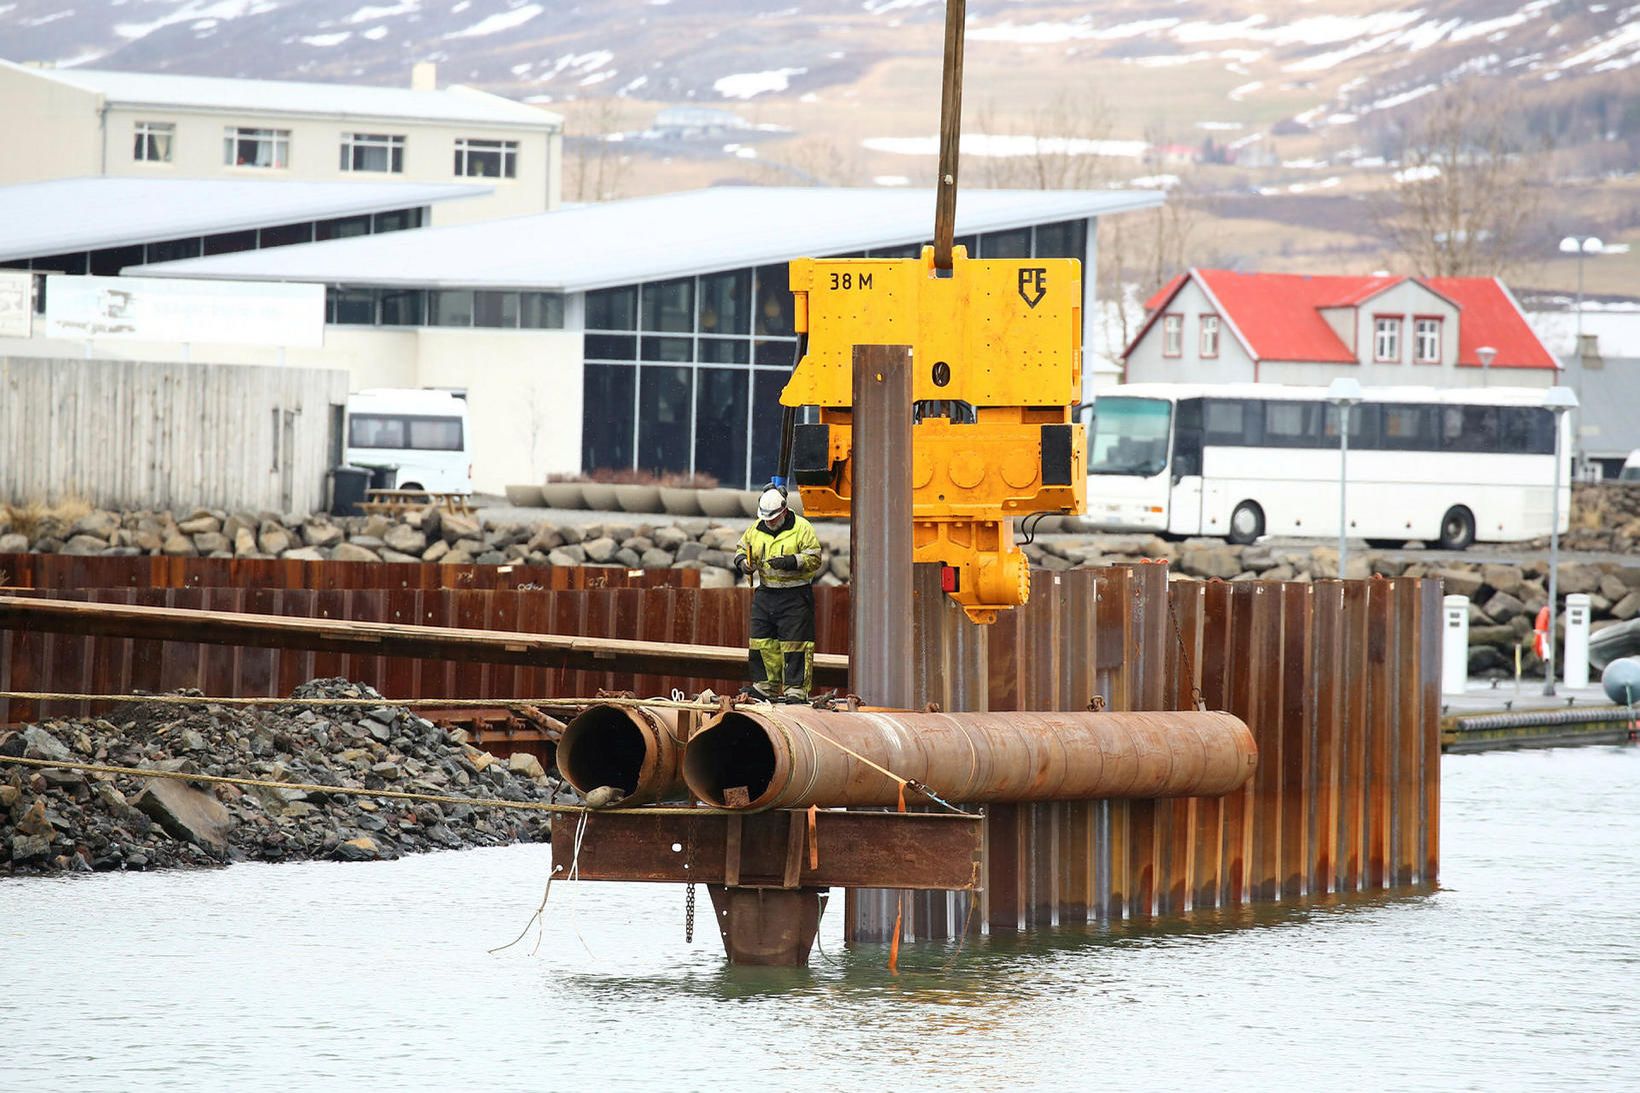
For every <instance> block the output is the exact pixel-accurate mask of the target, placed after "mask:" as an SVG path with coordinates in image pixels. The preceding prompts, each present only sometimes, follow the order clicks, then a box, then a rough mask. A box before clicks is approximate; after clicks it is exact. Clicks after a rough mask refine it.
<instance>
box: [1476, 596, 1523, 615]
mask: <svg viewBox="0 0 1640 1093" xmlns="http://www.w3.org/2000/svg"><path fill="white" fill-rule="evenodd" d="M1482 610H1484V611H1485V612H1486V614H1487V616H1488V617H1489V618H1491V619H1492V621H1493V622H1496V623H1507V622H1509V621H1510V620H1511V619H1513V618H1515V617H1516V616H1517V615H1523V614H1525V613H1526V605H1525V604H1524V603H1522V602H1521V601H1520V600H1519V599H1518V598H1516V597H1514V596H1511V595H1510V594H1509V593H1507V592H1494V593H1492V598H1491V599H1489V600H1487V601H1486V605H1485V606H1484V607H1483V608H1482Z"/></svg>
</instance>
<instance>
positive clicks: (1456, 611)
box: [1441, 596, 1469, 695]
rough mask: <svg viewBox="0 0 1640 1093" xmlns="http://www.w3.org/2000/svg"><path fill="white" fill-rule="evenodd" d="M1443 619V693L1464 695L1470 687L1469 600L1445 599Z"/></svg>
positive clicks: (1456, 597)
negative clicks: (1466, 688) (1467, 687)
mask: <svg viewBox="0 0 1640 1093" xmlns="http://www.w3.org/2000/svg"><path fill="white" fill-rule="evenodd" d="M1441 616H1442V617H1441V693H1442V694H1447V695H1461V694H1463V693H1464V688H1465V686H1466V685H1467V684H1468V683H1469V597H1468V596H1446V597H1443V598H1442V600H1441Z"/></svg>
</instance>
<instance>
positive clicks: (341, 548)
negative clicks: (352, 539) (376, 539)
mask: <svg viewBox="0 0 1640 1093" xmlns="http://www.w3.org/2000/svg"><path fill="white" fill-rule="evenodd" d="M330 560H331V561H333V562H379V561H381V560H382V559H381V555H379V554H377V553H376V552H375V551H373V550H369V549H367V548H365V547H362V546H359V545H357V544H355V543H339V544H337V546H336V549H335V550H334V551H332V552H331V555H330Z"/></svg>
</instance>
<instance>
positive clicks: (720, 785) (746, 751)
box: [683, 710, 787, 812]
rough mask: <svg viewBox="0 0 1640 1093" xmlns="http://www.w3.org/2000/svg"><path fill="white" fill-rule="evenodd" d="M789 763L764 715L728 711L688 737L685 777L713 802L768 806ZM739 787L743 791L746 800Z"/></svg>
mask: <svg viewBox="0 0 1640 1093" xmlns="http://www.w3.org/2000/svg"><path fill="white" fill-rule="evenodd" d="M786 766H787V764H786V763H785V762H784V757H783V756H782V755H781V754H780V753H779V752H778V751H777V750H776V748H775V744H774V740H773V739H772V737H771V728H770V726H769V725H768V724H767V723H766V722H765V721H764V720H763V718H762V717H761V716H759V715H757V714H748V713H742V712H740V711H738V710H729V711H728V712H726V713H722V714H719V715H718V716H717V717H715V718H713V719H712V720H711V721H709V722H707V724H706V726H705V727H704V728H702V729H701V730H700V731H699V732H697V733H696V734H695V735H694V736H693V737H691V738H690V740H689V748H688V750H687V751H685V752H684V754H683V780H684V781H685V782H687V783H688V784H689V789H690V791H691V792H693V793H694V795H695V796H696V797H698V798H699V799H700V800H702V801H704V802H705V803H707V804H709V805H712V806H714V807H716V808H729V809H741V810H745V811H749V812H750V811H756V810H758V809H762V808H767V807H768V806H769V802H770V801H772V800H773V797H774V791H775V783H776V779H777V776H778V775H779V774H780V773H781V772H782V771H783V770H784V769H785V768H786ZM735 790H744V791H745V794H746V796H745V798H744V799H742V798H740V796H739V794H738V793H734V792H732V791H735Z"/></svg>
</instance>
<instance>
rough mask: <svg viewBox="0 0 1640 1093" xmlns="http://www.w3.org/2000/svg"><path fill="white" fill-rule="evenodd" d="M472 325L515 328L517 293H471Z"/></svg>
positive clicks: (516, 320) (516, 323) (516, 322)
mask: <svg viewBox="0 0 1640 1093" xmlns="http://www.w3.org/2000/svg"><path fill="white" fill-rule="evenodd" d="M473 325H474V326H496V327H516V326H517V325H518V293H516V292H475V293H473Z"/></svg>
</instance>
